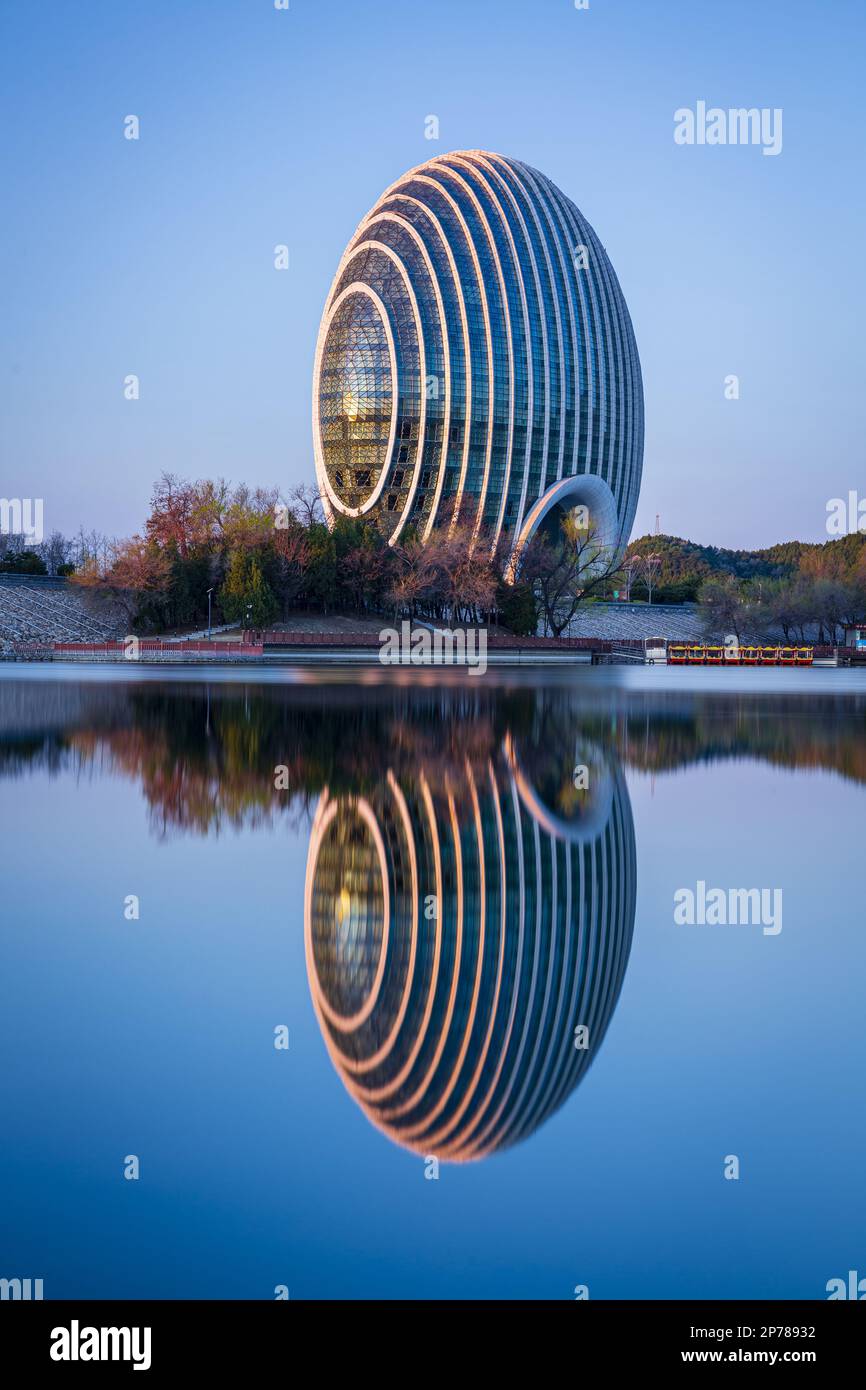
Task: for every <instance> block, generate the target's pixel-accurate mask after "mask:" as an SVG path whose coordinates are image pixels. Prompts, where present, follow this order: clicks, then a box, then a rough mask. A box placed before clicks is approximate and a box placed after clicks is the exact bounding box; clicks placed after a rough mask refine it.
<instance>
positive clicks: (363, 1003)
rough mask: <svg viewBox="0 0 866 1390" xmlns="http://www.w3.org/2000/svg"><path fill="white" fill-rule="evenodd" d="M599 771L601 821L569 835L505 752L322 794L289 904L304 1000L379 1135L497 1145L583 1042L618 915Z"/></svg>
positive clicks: (485, 1147) (546, 1108)
mask: <svg viewBox="0 0 866 1390" xmlns="http://www.w3.org/2000/svg"><path fill="white" fill-rule="evenodd" d="M608 777H609V783H610V795H609V799H608V801H607V803H606V805H607V814H606V819H605V820H604V821H603V823H600V817H598V816H595V817H594V821H595V822H598V823H595V824H594V826H593V828H592V829H590V828H588V827H587V826H586V825H583V826H582V827H581V830H580V833H579V835H572V836H569V837H565V836H563V835H562V834H559V833H557V832H556V831H555V830H553V829H551V828H550V827H549V826H548V825H547V824H545V821H544V818H543V816H542V817H538V816H537V815H535V814H534V811H533V800H532V797H531V796H527V795H526V794H525V791H526V789H525V788H524V789H521V788H520V787H519V786H518V781H517V777H516V776H515V772H514V770H513V767H512V766H509V763H508V761H507V759H506V758H504V757H503V758H501V759H499V760H498V761H497V763H496V764H495V765H494V764H493V763H492V762H490V763H488V764H487V765H486V766H485V767H484V768H482V769H481V770H480V771H479V769H478V768H475V769H473V768H471V767H470V766H469V764H468V763H467V764H466V766H465V768H464V769H461V770H460V771H459V772H455V773H452V774H451V775H450V776H447V777H445V778H441V779H440V778H437V780H436V783H435V785H434V784H433V783H432V778H431V780H430V781H428V780H427V779H426V778H425V776H424V774H423V773H421V772H420V771H419V772H418V773H417V774H415V775H412V776H401V778H400V781H399V782H398V780H397V778H396V777H395V776H394V775H393V774H391V773H389V775H388V778H387V781H386V783H385V785H384V786H382V787H380V788H378V789H377V790H376V791H374V792H371V793H370V794H369V796H368V798H367V799H366V800H361V799H359V798H355V797H352V796H344V797H338V798H332V797H331V795H330V794H329V792H328V791H325V792H324V793H323V796H322V799H321V801H320V804H319V807H318V810H317V813H316V817H315V821H314V825H313V831H312V836H311V844H310V853H309V859H308V865H307V882H306V897H305V935H306V953H307V969H308V974H309V980H310V988H311V991H312V996H313V1003H314V1006H315V1009H316V1013H317V1017H318V1019H319V1024H320V1027H321V1029H322V1034H323V1037H324V1039H325V1042H326V1045H327V1047H328V1051H329V1053H330V1056H331V1059H332V1061H333V1063H334V1065H335V1067H336V1069H337V1071H338V1073H339V1074H340V1076H341V1078H342V1080H343V1082H344V1084H345V1086H346V1088H347V1089H348V1090H349V1091H350V1093H351V1094H352V1095H353V1096H354V1097H355V1099H356V1100H357V1101H358V1102H359V1104H360V1105H361V1106H362V1108H363V1109H364V1110H365V1112H366V1113H367V1115H368V1116H369V1118H370V1119H371V1120H372V1122H373V1123H374V1124H375V1125H377V1127H378V1128H380V1129H382V1130H383V1131H384V1132H385V1133H386V1134H388V1135H389V1136H390V1137H392V1138H393V1139H395V1140H396V1141H397V1142H399V1143H401V1144H403V1145H405V1146H407V1147H409V1148H412V1149H414V1150H416V1151H417V1152H419V1153H423V1154H429V1153H435V1154H436V1155H437V1156H438V1157H439V1158H441V1159H451V1160H455V1161H462V1160H467V1159H472V1158H480V1157H483V1156H484V1155H486V1154H488V1153H491V1152H493V1151H494V1150H497V1149H501V1148H504V1147H507V1146H509V1145H511V1144H514V1143H516V1142H518V1141H519V1140H520V1139H522V1138H524V1137H525V1136H526V1135H528V1134H530V1133H531V1132H533V1131H534V1130H535V1129H536V1128H538V1126H539V1125H541V1124H542V1123H543V1122H544V1120H545V1119H547V1118H548V1116H549V1115H551V1114H552V1113H553V1112H554V1111H555V1110H556V1109H558V1107H559V1106H560V1105H561V1104H562V1103H563V1101H564V1100H565V1099H566V1097H567V1096H568V1095H569V1093H570V1092H571V1091H572V1090H573V1089H574V1087H575V1086H576V1085H577V1083H578V1082H579V1080H580V1079H581V1077H582V1076H583V1074H584V1072H585V1071H586V1069H587V1067H588V1065H589V1063H590V1061H591V1060H592V1058H593V1056H594V1055H595V1053H596V1052H597V1050H598V1047H599V1044H600V1042H601V1040H602V1038H603V1036H604V1032H605V1030H606V1027H607V1024H608V1022H609V1019H610V1016H611V1014H612V1011H613V1008H614V1005H615V1003H616V999H617V996H618V994H619V989H620V986H621V983H622V978H623V975H624V971H625V966H626V962H627V959H628V953H629V949H630V945H631V933H632V926H633V920H634V889H635V873H634V837H633V828H632V821H631V813H630V809H629V806H628V799H627V794H626V792H625V787H624V784H623V782H622V779H621V777H619V775H618V774H616V773H614V772H609V774H608ZM529 790H530V791H531V788H530V789H529ZM542 810H543V808H542ZM386 904H387V906H386ZM386 924H387V926H386ZM371 1001H372V1002H371ZM578 1024H583V1025H585V1026H586V1027H587V1028H588V1030H589V1048H588V1049H587V1050H582V1049H579V1048H578V1047H576V1046H575V1037H574V1034H575V1029H576V1027H577V1025H578Z"/></svg>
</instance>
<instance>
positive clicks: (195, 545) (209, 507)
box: [73, 473, 617, 636]
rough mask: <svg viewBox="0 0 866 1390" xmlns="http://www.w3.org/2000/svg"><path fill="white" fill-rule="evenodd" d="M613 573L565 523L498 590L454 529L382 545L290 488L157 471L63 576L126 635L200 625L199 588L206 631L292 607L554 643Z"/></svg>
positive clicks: (499, 579) (486, 565)
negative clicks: (130, 528) (146, 499)
mask: <svg viewBox="0 0 866 1390" xmlns="http://www.w3.org/2000/svg"><path fill="white" fill-rule="evenodd" d="M616 573H617V571H616V567H615V565H614V563H613V559H612V557H610V556H608V555H607V554H606V553H605V551H604V548H603V547H602V546H601V545H600V544H599V543H598V542H597V540H596V537H595V535H594V533H593V531H592V530H591V529H590V528H589V526H588V525H587V526H586V527H585V529H583V530H581V529H579V527H578V526H577V524H576V523H575V522H574V520H573V518H568V519H567V520H566V522H565V524H564V525H563V528H562V531H561V533H560V534H559V535H556V534H554V535H550V534H538V535H536V536H534V537H533V539H532V541H531V542H530V544H529V545H528V546H527V547H526V549H525V551H524V554H523V560H522V565H521V573H520V579H519V582H517V583H510V582H508V580H507V576H506V558H505V557H504V556H502V555H500V554H498V553H497V552H496V550H495V549H493V548H491V546H490V544H489V543H488V542H487V540H486V538H485V536H484V535H483V534H479V533H476V532H474V531H473V530H472V529H471V528H469V527H467V526H461V525H458V526H456V527H454V528H453V529H451V530H449V531H446V530H444V529H443V530H442V531H434V532H433V534H432V535H431V536H430V537H429V539H427V540H426V541H423V542H422V540H421V538H420V536H419V535H418V534H417V533H416V532H415V531H414V530H413V529H412V528H407V530H406V532H405V534H404V536H403V537H402V538H401V541H400V542H399V543H398V544H395V545H389V544H388V543H387V540H386V539H385V537H384V536H383V535H382V534H381V532H380V531H379V530H378V529H377V527H376V525H375V523H374V522H372V521H371V520H368V519H355V518H348V517H337V518H336V519H335V521H334V523H333V525H328V524H326V522H325V519H324V514H323V510H322V504H321V499H320V497H319V495H318V493H317V492H316V491H315V490H314V489H312V488H309V487H306V486H303V485H302V486H299V487H296V488H295V489H294V490H293V491H292V492H291V493H289V494H288V495H287V496H285V497H284V496H283V495H282V494H281V493H280V492H279V490H278V489H276V488H249V487H246V486H245V485H240V486H235V487H232V486H231V485H230V484H228V483H227V482H226V481H225V480H223V479H219V480H215V481H214V480H207V479H206V480H199V481H197V482H190V481H187V480H184V479H180V478H178V477H177V476H175V475H174V474H170V473H164V474H163V475H162V477H161V478H160V479H159V480H158V482H157V483H156V484H155V486H154V489H153V494H152V497H151V502H150V511H149V514H148V516H147V520H146V522H145V526H144V530H143V533H142V534H141V535H135V536H133V537H131V538H129V539H127V540H123V541H119V542H114V543H113V544H112V545H111V546H109V547H108V549H107V552H105V553H102V554H95V553H88V554H87V555H86V556H85V558H84V560H83V562H82V563H81V564H80V565H79V566H78V567H77V569H76V572H75V574H74V575H73V581H74V582H75V583H76V584H78V585H80V586H81V587H82V589H83V590H84V591H85V593H86V594H87V595H88V597H89V600H90V602H91V603H92V604H93V605H94V606H95V607H97V608H99V609H100V610H102V611H103V612H106V611H110V612H111V613H112V614H113V615H115V616H116V617H117V618H118V620H122V621H123V622H124V623H125V624H126V625H127V626H128V629H129V630H130V631H135V632H149V631H164V630H167V629H172V628H180V627H189V626H191V625H192V626H195V625H198V624H204V623H205V622H206V621H207V618H208V593H210V597H211V617H212V621H213V622H214V623H220V622H224V623H238V624H239V625H241V626H244V627H249V628H263V627H266V626H268V625H269V624H271V623H274V622H276V621H283V622H286V621H289V620H290V618H291V614H292V611H293V610H296V609H298V608H304V609H313V610H315V611H318V612H321V613H323V614H328V613H333V612H341V613H357V614H360V615H364V614H374V613H375V614H389V615H393V617H395V618H398V617H400V616H409V617H410V618H411V617H420V618H426V619H430V620H434V621H440V622H441V621H450V622H451V623H455V624H461V623H472V624H476V623H491V622H499V623H502V624H504V625H505V626H506V627H508V628H510V629H511V630H512V631H515V632H519V633H523V634H530V633H535V632H536V631H538V629H539V626H543V628H544V629H545V631H549V632H551V633H553V634H554V635H557V636H558V635H559V634H560V633H561V632H562V631H563V630H564V629H565V628H566V627H567V625H568V623H569V622H570V621H571V618H572V617H573V616H574V613H575V612H576V610H577V607H578V606H579V604H580V603H583V602H586V601H587V600H588V599H589V598H591V597H593V596H595V595H597V594H601V593H603V592H607V591H608V590H609V589H610V587H611V583H612V582H613V580H614V579H615V576H616Z"/></svg>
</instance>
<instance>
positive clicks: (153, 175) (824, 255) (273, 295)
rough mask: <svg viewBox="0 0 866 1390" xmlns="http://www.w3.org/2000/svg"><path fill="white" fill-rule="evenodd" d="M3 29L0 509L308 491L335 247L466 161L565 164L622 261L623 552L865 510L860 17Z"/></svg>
mask: <svg viewBox="0 0 866 1390" xmlns="http://www.w3.org/2000/svg"><path fill="white" fill-rule="evenodd" d="M2 29H3V32H2V52H3V57H2V59H0V103H2V107H3V111H2V122H3V139H2V153H0V177H2V187H3V190H4V194H5V195H6V196H5V198H4V202H5V210H4V213H3V217H2V231H0V237H2V243H3V244H2V268H3V282H4V286H3V301H4V304H3V308H2V310H0V321H2V323H3V334H2V358H0V381H2V393H0V448H2V454H0V461H2V471H0V493H2V495H4V496H22V497H36V496H38V497H43V498H44V499H45V524H46V528H47V529H52V528H54V527H55V526H56V527H59V528H60V529H62V530H66V531H71V530H74V529H76V528H77V526H78V524H79V523H83V524H84V525H85V526H87V527H88V528H89V527H91V526H93V527H97V528H98V529H101V530H105V531H107V532H109V533H110V534H117V535H123V534H128V533H130V532H131V531H133V530H135V529H136V528H137V527H139V526H140V525H141V522H142V519H143V516H144V513H145V509H146V505H147V500H148V497H149V493H150V487H151V483H152V481H153V479H154V478H155V477H156V476H157V475H158V474H159V472H160V471H161V470H162V469H172V470H174V471H177V472H179V473H181V474H187V475H191V476H203V475H214V474H220V473H222V474H226V475H228V476H229V477H231V478H232V479H234V480H242V479H243V480H247V481H249V482H267V483H271V482H273V483H279V484H281V485H284V486H287V487H288V486H291V485H293V484H294V483H295V482H297V481H300V480H302V479H306V480H312V478H313V462H312V448H311V441H310V406H309V400H310V378H311V372H312V358H313V351H314V345H315V338H316V331H317V327H318V321H319V316H320V313H321V310H322V305H323V302H324V299H325V295H326V293H327V290H328V286H329V284H330V281H331V278H332V275H333V273H334V270H335V268H336V265H337V261H338V259H339V256H340V254H341V252H342V250H343V248H344V246H345V243H346V242H347V240H348V238H349V236H350V235H351V233H352V232H353V230H354V228H355V226H356V224H357V223H358V221H359V220H360V219H361V217H362V216H363V215H364V213H365V212H366V211H367V210H368V208H369V207H370V205H371V204H372V203H373V202H374V201H375V199H376V198H377V197H378V195H379V194H380V192H381V191H382V190H383V188H385V186H386V185H387V184H388V183H390V182H391V181H392V180H393V179H394V178H396V177H397V176H398V175H399V174H401V173H402V172H403V171H404V170H405V169H407V168H409V167H410V166H412V165H413V164H416V163H419V162H420V161H422V160H423V159H426V158H429V157H431V156H432V155H434V154H436V153H442V152H444V151H447V150H449V149H458V148H466V147H484V148H489V149H493V150H499V151H501V152H503V153H505V154H509V155H513V156H515V157H517V158H520V159H524V160H526V161H528V162H529V163H530V164H533V165H535V166H536V167H537V168H539V169H542V170H543V171H544V172H545V173H547V174H548V175H550V176H551V177H552V178H553V179H554V180H555V181H556V182H557V183H558V184H559V185H560V186H561V187H562V188H563V190H564V191H565V192H566V193H567V194H568V195H569V196H570V197H571V198H572V199H573V200H574V201H575V202H576V203H577V204H578V206H579V207H580V208H581V209H582V210H583V212H584V213H585V214H586V216H587V217H588V218H589V219H590V221H591V222H592V223H593V224H594V226H595V227H596V229H597V231H598V233H599V235H600V237H601V239H602V241H603V242H604V244H605V246H606V247H607V250H608V252H609V254H610V256H611V258H612V260H613V263H614V266H615V267H616V270H617V273H618V275H619V277H620V281H621V283H622V286H623V289H624V292H625V295H626V299H627V301H628V303H629V305H630V308H631V312H632V317H633V319H634V324H635V331H636V334H637V340H638V346H639V349H640V353H641V358H642V362H643V369H644V379H645V390H646V405H647V446H646V456H645V463H644V481H643V488H642V494H641V503H640V510H639V512H638V518H637V523H636V528H635V534H641V533H642V532H644V531H646V530H648V529H651V527H652V526H653V524H654V521H655V515H656V513H657V512H658V513H660V515H661V525H662V530H664V531H667V532H672V533H675V534H680V535H685V536H689V537H691V538H692V539H695V540H700V541H705V542H715V543H717V544H722V545H734V546H752V545H761V544H769V543H772V542H774V541H780V540H785V539H789V538H791V537H794V536H799V537H802V538H804V539H824V538H825V529H824V522H825V505H826V501H827V499H828V498H830V497H834V496H839V495H844V494H846V493H847V491H848V490H849V488H855V489H859V492H860V495H861V496H862V495H863V494H864V493H866V470H864V452H863V424H864V390H863V379H862V377H863V366H862V358H863V353H862V349H861V333H862V328H861V325H862V322H863V308H864V270H863V264H864V258H863V230H862V229H863V220H864V202H866V194H864V161H863V152H862V147H861V139H862V129H863V123H862V99H861V95H860V92H861V86H862V69H863V58H864V46H866V44H864V41H866V11H864V7H863V4H862V0H833V3H832V4H831V5H828V4H820V3H817V0H727V2H726V3H724V4H720V3H716V4H709V3H702V4H696V3H695V0H657V3H649V0H590V8H589V10H588V11H582V12H580V11H576V10H575V8H574V4H573V0H520V2H519V3H518V0H437V3H436V4H411V3H409V0H365V3H354V2H353V0H291V8H290V10H289V11H288V12H283V11H277V10H275V9H274V7H273V0H185V3H184V4H182V5H181V4H178V3H177V0H148V3H146V4H143V3H142V4H118V3H116V0H112V3H107V2H106V0H89V3H88V4H87V5H86V6H72V5H42V4H34V3H33V0H6V3H5V4H4V6H3V18H2ZM698 100H705V101H706V102H707V103H708V105H711V106H712V105H718V106H721V107H725V108H727V107H738V106H749V107H751V106H757V107H781V108H782V109H783V112H784V117H783V149H782V153H781V154H780V155H779V156H778V157H776V158H769V157H765V156H764V155H762V153H761V151H760V149H759V148H756V147H740V146H729V147H724V148H709V147H702V148H701V147H691V148H689V147H685V148H684V147H679V146H677V145H675V143H674V140H673V127H674V122H673V113H674V111H675V110H676V109H677V108H679V107H684V106H690V107H694V106H695V103H696V102H697V101H698ZM128 114H135V115H137V116H138V117H139V118H140V121H141V138H140V140H139V141H137V142H134V141H128V140H126V139H124V138H123V119H124V117H125V116H126V115H128ZM429 114H435V115H437V116H438V118H439V121H440V139H439V141H438V142H436V141H428V140H426V139H425V138H424V119H425V117H426V116H427V115H429ZM276 243H286V244H287V245H288V246H289V248H290V257H291V266H290V269H289V270H288V271H287V272H284V273H281V272H277V271H276V270H274V268H273V247H274V245H275V244H276ZM128 373H136V374H137V375H138V376H139V377H140V381H141V398H140V400H138V401H137V402H129V401H126V400H124V396H123V379H124V377H125V376H126V375H127V374H128ZM730 373H736V374H737V375H738V376H739V378H740V392H741V394H740V399H739V400H738V401H735V402H734V401H726V400H725V398H724V394H723V382H724V378H725V377H726V376H727V375H728V374H730Z"/></svg>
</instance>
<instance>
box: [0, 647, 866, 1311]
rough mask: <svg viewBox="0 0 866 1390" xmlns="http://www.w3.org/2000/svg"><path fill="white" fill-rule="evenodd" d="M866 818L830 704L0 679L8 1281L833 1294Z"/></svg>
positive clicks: (860, 748) (703, 675) (864, 1251)
mask: <svg viewBox="0 0 866 1390" xmlns="http://www.w3.org/2000/svg"><path fill="white" fill-rule="evenodd" d="M864 798H866V680H864V677H863V676H861V675H860V674H859V673H857V672H836V671H810V672H789V671H780V672H769V671H768V672H751V671H748V672H722V673H717V672H679V671H675V672H670V671H667V670H626V669H618V668H610V669H607V670H604V669H598V668H593V669H589V670H580V671H571V672H544V673H540V674H538V675H536V676H533V675H532V674H531V673H525V672H524V673H519V674H517V675H513V676H508V675H506V674H505V673H496V674H494V673H492V672H491V673H488V676H487V677H486V678H485V679H484V680H483V681H481V680H479V679H477V678H474V679H473V678H470V677H467V676H465V675H459V674H457V673H454V674H452V675H451V677H450V679H449V678H448V673H426V675H425V677H424V679H419V674H418V673H417V672H413V673H406V672H399V671H398V672H394V673H382V674H379V673H378V672H375V673H357V672H355V673H352V674H346V673H342V674H341V673H340V672H338V671H331V672H328V673H327V674H326V675H323V676H319V675H316V674H315V673H312V672H310V671H305V672H303V673H295V674H291V673H288V672H285V671H280V670H269V671H263V672H260V673H258V674H257V678H256V679H255V680H251V679H250V677H249V675H248V673H246V672H243V671H238V670H235V671H225V670H222V671H214V672H211V673H203V675H202V678H200V679H191V677H190V673H189V672H188V671H183V670H173V671H165V670H162V669H160V670H154V669H152V668H150V669H148V670H144V671H135V672H133V671H129V670H126V669H124V670H117V669H100V668H88V669H84V670H82V669H62V668H61V669H58V668H57V667H35V668H28V667H23V666H19V667H12V668H9V669H8V670H7V671H4V673H3V678H2V679H0V806H2V815H3V825H4V845H5V851H6V854H5V876H4V889H3V929H2V937H0V942H2V953H3V962H2V976H0V978H2V993H3V1006H2V1013H0V1017H2V1028H3V1034H4V1036H3V1055H4V1058H5V1059H6V1065H5V1067H4V1070H3V1078H2V1113H3V1116H4V1121H5V1124H4V1128H5V1142H4V1145H3V1150H2V1159H0V1180H2V1187H3V1193H4V1197H5V1201H4V1213H3V1223H2V1234H0V1263H2V1266H3V1268H2V1269H0V1274H2V1275H3V1276H5V1277H14V1276H18V1277H32V1278H43V1279H44V1281H45V1294H46V1297H55V1298H60V1297H70V1298H72V1297H102V1296H114V1297H122V1298H133V1297H160V1298H190V1297H232V1298H234V1297H239V1298H272V1297H273V1296H274V1290H275V1288H276V1286H278V1285H286V1286H287V1287H288V1289H289V1291H290V1295H291V1297H292V1298H304V1297H315V1296H320V1297H337V1298H351V1297H391V1296H410V1297H421V1298H427V1297H477V1296H489V1297H551V1298H570V1297H573V1290H574V1288H575V1286H576V1285H587V1286H588V1287H589V1291H590V1296H591V1297H595V1298H605V1297H607V1298H633V1297H650V1298H680V1297H683V1298H689V1297H695V1298H703V1297H721V1298H727V1297H758V1298H761V1297H763V1298H769V1297H782V1298H821V1297H825V1296H826V1294H825V1286H826V1283H827V1281H828V1280H829V1279H831V1278H834V1277H836V1276H837V1275H842V1276H844V1275H846V1274H847V1271H848V1270H849V1269H852V1268H859V1269H861V1270H862V1271H863V1272H866V1210H864V1206H866V1204H864V1199H863V1194H862V1181H861V1174H862V1154H863V1145H864V1137H866V1136H864V1130H866V1122H864V1106H863V1064H864V1054H866V1042H864V1030H863V1023H862V1016H863V1009H862V1001H863V978H864V960H866V948H864V938H863V916H862V906H861V904H862V875H863V868H862V858H863V857H862V838H863V824H864ZM699 883H704V884H705V885H707V887H708V888H714V887H715V888H719V889H721V890H723V892H724V893H726V894H728V893H729V892H731V891H733V892H736V891H737V890H744V891H745V890H749V889H753V888H757V889H761V888H764V889H767V890H770V891H772V892H778V893H779V894H781V898H780V901H781V903H782V904H783V910H782V913H781V917H780V925H781V929H780V930H778V931H774V932H773V933H772V934H771V933H769V932H768V931H766V930H765V929H764V926H763V925H762V923H761V921H760V920H756V921H754V922H751V923H746V924H742V923H741V924H737V925H724V926H723V925H693V926H692V925H677V924H676V922H675V918H674V900H675V894H677V893H678V891H679V890H682V889H686V888H690V889H692V890H695V891H696V890H697V885H698V884H699ZM133 899H137V900H138V908H137V910H138V917H137V918H135V916H134V915H132V916H130V913H131V907H130V904H131V902H132V900H133ZM276 1030H285V1032H284V1033H283V1034H281V1033H280V1032H279V1031H276ZM285 1033H287V1036H288V1047H287V1048H278V1047H275V1046H274V1043H275V1038H276V1040H280V1038H281V1036H285ZM583 1044H586V1045H585V1046H584V1045H583ZM130 1155H135V1156H136V1157H137V1158H138V1161H139V1164H140V1177H139V1179H138V1180H137V1181H129V1180H126V1179H125V1178H124V1165H125V1162H126V1160H127V1158H128V1156H130ZM731 1156H735V1157H736V1158H737V1159H738V1161H739V1171H740V1176H739V1179H738V1180H735V1181H731V1180H726V1178H725V1177H724V1170H725V1166H726V1161H727V1164H728V1167H730V1157H731Z"/></svg>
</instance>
